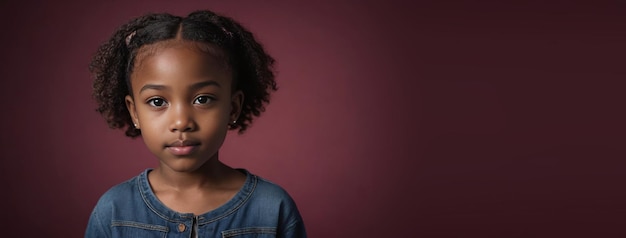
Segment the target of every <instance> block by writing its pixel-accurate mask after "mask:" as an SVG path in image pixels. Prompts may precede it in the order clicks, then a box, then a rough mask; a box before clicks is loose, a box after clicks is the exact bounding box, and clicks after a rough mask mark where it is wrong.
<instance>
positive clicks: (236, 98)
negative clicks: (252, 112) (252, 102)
mask: <svg viewBox="0 0 626 238" xmlns="http://www.w3.org/2000/svg"><path fill="white" fill-rule="evenodd" d="M242 107H243V92H242V91H241V90H237V92H235V93H233V96H232V97H231V98H230V108H231V111H230V121H231V122H233V121H237V119H239V114H241V108H242Z"/></svg>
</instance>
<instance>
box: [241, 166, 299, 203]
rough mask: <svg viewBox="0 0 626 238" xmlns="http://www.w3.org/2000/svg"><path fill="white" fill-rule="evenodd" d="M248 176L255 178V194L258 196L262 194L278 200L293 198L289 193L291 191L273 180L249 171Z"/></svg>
mask: <svg viewBox="0 0 626 238" xmlns="http://www.w3.org/2000/svg"><path fill="white" fill-rule="evenodd" d="M247 173H249V172H247ZM248 176H251V177H252V178H253V183H254V187H255V188H254V194H255V195H256V196H262V197H265V198H270V199H278V200H283V199H288V200H291V196H290V195H289V193H288V192H287V191H286V190H285V189H284V188H283V187H281V186H280V185H278V184H276V183H274V182H273V181H270V180H268V179H265V178H263V177H261V176H258V175H255V174H251V173H249V175H248Z"/></svg>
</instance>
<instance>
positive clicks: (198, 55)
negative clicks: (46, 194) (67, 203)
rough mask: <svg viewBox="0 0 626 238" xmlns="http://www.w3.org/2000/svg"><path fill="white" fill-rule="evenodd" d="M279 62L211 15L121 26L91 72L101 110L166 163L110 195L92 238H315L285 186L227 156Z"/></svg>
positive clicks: (263, 98) (89, 233)
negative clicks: (227, 141) (229, 141)
mask: <svg viewBox="0 0 626 238" xmlns="http://www.w3.org/2000/svg"><path fill="white" fill-rule="evenodd" d="M273 63H274V59H273V58H272V57H271V56H269V55H268V54H266V53H265V51H264V50H263V48H262V47H261V45H260V44H259V43H258V42H257V41H256V40H255V39H254V37H253V35H252V34H251V33H250V32H249V31H247V30H246V29H244V28H243V27H242V26H241V25H240V24H238V23H237V22H235V21H233V20H232V19H230V18H228V17H224V16H220V15H216V14H215V13H213V12H210V11H197V12H193V13H191V14H189V15H188V16H187V17H178V16H173V15H170V14H149V15H145V16H142V17H139V18H137V19H134V20H132V21H130V22H129V23H127V24H125V25H123V26H122V27H120V28H119V29H118V30H117V32H115V34H114V35H113V37H112V38H111V39H110V40H109V41H108V42H107V43H105V44H104V45H102V46H101V47H100V49H99V50H98V52H97V54H96V56H95V57H94V60H93V62H92V64H91V67H90V69H91V71H92V72H93V74H94V75H95V82H94V90H95V91H94V97H95V99H96V101H97V103H98V111H99V112H100V113H102V115H103V116H104V118H105V119H106V120H107V122H108V123H109V125H110V126H111V127H112V128H121V129H124V128H125V129H126V135H127V136H129V137H137V136H141V137H142V138H143V141H144V142H145V144H146V146H147V147H148V149H149V150H150V151H151V152H152V153H153V154H154V155H156V157H157V158H158V159H159V165H158V166H157V167H156V168H154V169H147V170H146V171H144V172H143V173H141V174H139V175H138V176H136V177H134V178H132V179H130V180H128V181H126V182H124V183H122V184H119V185H117V186H115V187H113V188H111V189H110V190H109V191H107V192H106V193H105V194H104V195H103V196H102V197H101V198H100V200H99V201H98V203H97V205H96V207H95V208H94V210H93V212H92V214H91V217H90V219H89V224H88V226H87V230H86V234H85V237H142V238H147V237H306V234H305V229H304V224H303V222H302V218H301V217H300V214H299V212H298V209H297V207H296V205H295V204H294V202H293V200H292V199H291V198H290V196H289V195H288V194H287V193H286V192H285V191H284V190H283V189H282V188H280V187H279V186H277V185H275V184H273V183H271V182H268V181H267V180H264V179H262V178H260V177H258V176H255V175H253V174H251V173H250V172H248V171H247V170H244V169H233V168H231V167H229V166H227V165H225V164H223V163H222V162H220V160H219V158H218V154H219V153H218V151H219V148H220V147H221V145H222V143H223V142H224V138H225V137H226V133H227V131H228V130H229V129H230V130H239V133H243V132H244V131H245V130H246V128H247V127H248V126H249V125H250V123H251V122H252V119H253V117H257V116H259V115H260V114H261V112H263V111H264V108H265V105H266V104H267V103H268V102H269V96H270V92H271V91H274V90H276V83H275V81H274V73H273V70H272V69H273V68H272V66H273Z"/></svg>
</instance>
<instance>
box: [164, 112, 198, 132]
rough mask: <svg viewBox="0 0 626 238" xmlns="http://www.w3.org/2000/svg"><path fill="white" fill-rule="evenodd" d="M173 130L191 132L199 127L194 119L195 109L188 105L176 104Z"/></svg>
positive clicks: (172, 124) (173, 113) (171, 129)
mask: <svg viewBox="0 0 626 238" xmlns="http://www.w3.org/2000/svg"><path fill="white" fill-rule="evenodd" d="M172 109H173V110H171V113H172V120H171V125H170V131H171V132H189V131H194V130H195V129H196V127H197V125H196V122H195V120H194V119H193V109H192V108H189V107H188V106H176V107H174V108H172Z"/></svg>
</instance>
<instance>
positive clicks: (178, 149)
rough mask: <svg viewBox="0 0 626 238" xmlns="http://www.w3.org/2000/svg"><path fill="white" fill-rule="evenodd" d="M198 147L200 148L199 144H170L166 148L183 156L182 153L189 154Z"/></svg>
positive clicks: (174, 153)
mask: <svg viewBox="0 0 626 238" xmlns="http://www.w3.org/2000/svg"><path fill="white" fill-rule="evenodd" d="M196 148H198V146H197V145H191V146H168V147H166V148H165V149H166V150H167V151H169V152H170V153H172V154H173V155H177V156H182V155H188V154H191V153H193V152H194V151H195V150H196Z"/></svg>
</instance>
